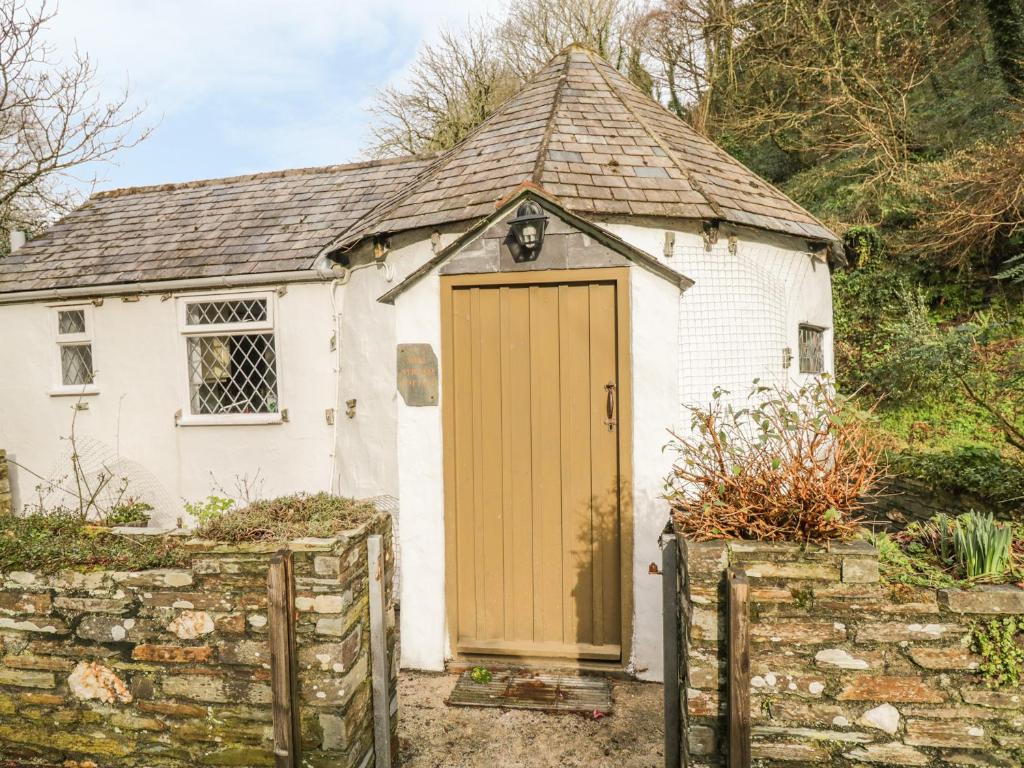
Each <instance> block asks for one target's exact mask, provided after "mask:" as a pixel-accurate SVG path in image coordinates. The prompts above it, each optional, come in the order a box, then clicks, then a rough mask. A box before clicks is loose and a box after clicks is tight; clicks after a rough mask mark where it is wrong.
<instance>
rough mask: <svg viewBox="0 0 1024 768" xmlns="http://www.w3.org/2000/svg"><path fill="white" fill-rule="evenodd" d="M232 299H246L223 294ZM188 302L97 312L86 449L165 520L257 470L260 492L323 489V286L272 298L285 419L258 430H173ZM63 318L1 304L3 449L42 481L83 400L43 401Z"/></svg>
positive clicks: (52, 381) (329, 387)
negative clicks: (152, 500)
mask: <svg viewBox="0 0 1024 768" xmlns="http://www.w3.org/2000/svg"><path fill="white" fill-rule="evenodd" d="M257 292H258V293H266V292H267V291H257ZM227 293H230V295H238V294H240V293H243V292H242V291H237V290H234V291H231V292H220V294H221V295H226V294H227ZM184 295H186V294H178V295H176V296H175V297H172V298H163V297H161V296H159V295H144V296H140V297H138V299H137V300H135V301H124V300H122V299H121V298H106V299H104V301H103V303H102V305H101V306H93V307H92V308H91V313H90V314H91V319H92V329H91V333H92V339H93V341H92V343H93V355H94V368H95V370H96V382H97V389H98V392H97V394H92V395H86V396H84V397H82V398H81V401H82V403H83V404H85V405H87V407H88V410H82V411H78V412H77V419H76V424H77V427H76V432H77V435H78V436H79V438H80V441H81V442H82V444H83V445H85V446H89V447H90V449H93V448H95V450H96V452H97V453H101V452H103V453H105V454H106V455H107V456H112V455H115V454H116V455H117V456H118V457H120V459H121V466H122V467H125V469H126V471H127V472H128V473H129V475H130V476H131V477H133V478H135V480H134V482H135V483H136V486H137V489H138V490H140V491H143V490H144V491H145V493H146V494H148V493H153V494H157V495H159V496H160V497H161V500H163V501H164V502H165V503H164V504H163V505H162V506H163V507H165V508H164V509H163V521H164V522H168V521H169V522H172V523H173V521H174V519H175V518H176V517H177V516H178V515H180V514H181V507H180V504H181V501H182V499H186V500H194V499H201V498H204V497H205V496H206V495H208V494H209V493H211V492H213V491H214V485H215V484H220V485H222V486H223V487H224V488H225V489H226V490H227V491H228V492H229V493H230V492H231V491H233V490H234V485H235V479H236V476H238V477H244V476H246V475H247V476H248V477H249V478H254V477H255V476H256V474H257V473H259V474H260V476H261V477H262V479H263V489H262V490H263V493H264V494H265V495H278V494H283V493H291V492H295V491H320V490H326V489H328V488H329V487H330V475H331V460H332V459H331V454H332V450H331V448H332V443H331V440H332V434H333V433H332V427H330V426H328V424H327V423H326V419H325V415H324V412H325V410H326V409H328V408H331V407H334V405H335V403H334V397H335V392H334V381H333V356H332V352H331V350H330V333H331V327H332V323H333V320H332V317H331V310H330V302H329V301H328V295H327V286H326V285H323V284H316V283H310V284H293V285H289V286H288V287H287V291H286V293H285V294H284V295H283V296H277V295H276V293H273V291H271V292H270V295H271V297H272V299H273V300H274V302H275V304H276V312H275V314H276V318H277V321H276V324H277V327H276V331H275V333H276V347H277V355H278V370H279V390H278V391H279V397H280V403H281V407H282V408H286V409H287V410H288V416H289V420H288V422H287V423H278V424H263V425H231V426H175V413H176V412H177V411H179V410H182V411H183V413H185V414H187V413H188V402H187V399H188V394H187V379H186V368H185V366H186V360H185V346H184V342H183V340H182V337H181V334H180V331H179V324H178V323H179V321H178V314H177V306H176V305H177V302H178V299H179V297H180V296H184ZM187 295H189V296H199V295H210V296H216V295H218V293H217V292H203V293H199V292H196V293H190V294H187ZM56 322H57V321H56V309H55V308H54V306H47V305H44V304H14V305H3V306H0V328H2V329H3V345H2V350H3V351H2V356H3V375H2V376H0V446H3V447H5V448H7V449H8V450H9V451H10V452H11V453H12V454H13V457H14V458H15V460H16V461H17V462H18V463H20V464H22V465H24V466H26V467H28V468H30V469H31V470H33V471H35V472H37V473H38V474H41V475H43V476H46V477H51V476H52V475H53V473H54V472H55V471H56V470H57V467H58V466H59V465H61V464H62V457H66V454H67V453H68V443H67V441H66V440H62V439H61V438H62V437H64V436H66V435H68V434H69V431H70V424H71V418H72V415H73V413H74V411H73V407H74V405H75V403H76V401H77V400H78V398H77V397H67V396H62V397H54V396H51V395H50V394H48V393H49V392H50V391H51V390H52V389H53V388H54V387H55V386H56V385H57V384H58V382H59V369H58V357H57V351H56V344H55V341H54V338H55V332H56ZM12 474H13V476H14V479H15V483H16V485H17V488H18V492H19V498H20V500H21V502H22V503H24V502H26V501H28V500H30V499H31V498H32V497H33V496H34V493H33V488H34V486H35V485H36V484H37V482H38V481H37V480H36V479H35V478H34V477H33V476H32V475H31V474H30V473H29V472H27V471H26V470H24V469H20V468H18V467H14V468H13V472H12ZM129 492H132V491H129ZM144 495H145V494H144Z"/></svg>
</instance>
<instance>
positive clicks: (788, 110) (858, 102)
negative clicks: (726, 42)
mask: <svg viewBox="0 0 1024 768" xmlns="http://www.w3.org/2000/svg"><path fill="white" fill-rule="evenodd" d="M951 5H953V2H952V0H940V2H937V3H934V4H929V5H928V6H923V5H921V4H920V3H918V2H916V0H870V1H868V2H857V3H850V2H847V1H846V0H750V2H745V3H742V4H739V5H737V6H736V9H735V10H736V23H737V31H736V33H735V34H736V35H738V38H739V39H740V41H741V42H740V43H739V44H738V45H736V46H734V47H733V48H732V50H731V51H730V52H729V54H728V55H729V56H731V57H733V60H732V61H731V63H730V64H729V68H730V69H732V71H734V72H735V73H736V74H737V76H738V80H739V82H740V83H741V87H737V88H736V89H734V92H731V93H729V98H728V99H726V100H725V101H723V102H722V103H720V104H715V105H714V108H713V109H712V110H711V113H710V115H709V120H711V121H712V122H713V123H714V125H713V126H712V132H715V133H728V134H730V135H732V136H734V137H740V138H745V139H748V140H754V141H756V140H760V139H763V138H764V137H765V136H766V135H769V136H771V138H772V140H774V141H775V142H776V143H777V144H778V145H779V146H780V147H781V148H782V149H783V150H785V151H787V152H791V153H803V154H805V155H806V156H808V157H809V158H812V159H823V158H829V157H833V156H835V155H838V154H847V156H852V155H854V154H860V155H861V156H863V157H864V158H865V162H866V163H868V164H869V165H870V166H871V167H870V169H869V170H870V172H871V175H872V176H873V177H874V179H875V180H877V181H883V180H886V181H887V180H891V179H893V178H895V177H896V176H897V175H898V174H899V173H900V172H901V171H902V170H903V169H905V167H906V165H907V163H908V162H909V160H910V155H911V152H912V150H913V144H914V142H913V137H912V135H911V109H910V99H911V94H912V93H913V92H914V90H915V89H916V88H917V87H918V86H920V85H921V84H922V83H923V82H925V81H926V80H927V79H928V78H929V76H930V75H931V73H932V72H933V69H934V67H936V66H937V65H938V62H939V58H938V57H937V56H936V55H935V53H936V51H942V50H943V48H944V47H948V46H950V45H952V40H953V36H952V34H951V33H950V27H949V19H950V18H952V17H953V16H954V14H952V13H951V12H950V6H951ZM722 46H723V43H721V42H720V43H718V44H717V45H715V47H714V51H715V53H716V54H718V55H719V58H721V54H722V50H723V48H722ZM947 53H951V52H950V51H947ZM708 79H709V80H711V79H712V78H710V77H709V78H708ZM719 95H721V92H719Z"/></svg>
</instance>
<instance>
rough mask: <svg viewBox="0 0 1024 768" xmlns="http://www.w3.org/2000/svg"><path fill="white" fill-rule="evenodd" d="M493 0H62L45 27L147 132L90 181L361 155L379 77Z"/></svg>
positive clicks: (129, 181) (383, 79)
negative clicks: (91, 65) (92, 63)
mask: <svg viewBox="0 0 1024 768" xmlns="http://www.w3.org/2000/svg"><path fill="white" fill-rule="evenodd" d="M501 6H502V3H501V2H500V1H499V0H370V1H369V2H355V1H354V0H302V1H301V2H287V1H286V0H277V1H276V2H275V1H274V0H245V1H242V0H205V1H203V2H200V1H198V0H173V2H172V1H171V0H163V1H159V0H63V2H62V3H61V5H60V8H59V11H58V14H57V17H56V18H55V19H54V20H53V22H51V25H50V29H49V30H48V34H47V37H48V39H49V40H50V42H51V43H53V45H54V46H55V48H56V51H57V54H58V55H67V54H68V53H70V52H72V51H73V50H74V47H75V46H77V47H78V49H79V50H81V51H83V52H86V53H88V54H89V55H90V56H92V57H93V58H94V59H95V60H96V62H97V65H98V67H99V76H100V82H101V85H102V88H103V90H104V92H105V93H107V94H111V95H116V94H117V93H118V92H119V91H120V90H123V89H124V87H125V86H126V85H127V86H128V87H129V90H130V94H131V100H132V102H133V103H135V104H137V105H139V106H143V107H144V108H145V113H144V115H143V117H142V119H141V124H143V125H148V126H151V127H152V128H153V134H152V136H151V137H150V138H149V139H147V140H146V141H145V142H143V143H142V144H140V145H139V146H137V147H134V148H132V149H129V150H126V151H125V152H123V153H122V154H121V155H119V156H118V158H117V162H116V164H114V165H108V164H104V165H103V166H102V167H98V168H90V169H88V175H91V174H92V173H93V172H95V173H96V174H97V175H98V177H99V180H98V183H97V185H96V188H97V189H110V188H114V187H123V186H131V185H139V184H156V183H164V182H172V181H184V180H188V179H197V178H209V177H216V176H230V175H234V174H241V173H253V172H257V171H265V170H273V169H278V168H292V167H302V166H310V165H328V164H331V163H341V162H349V161H353V160H359V159H362V158H363V157H364V155H363V150H364V149H365V147H366V145H367V142H368V140H369V132H368V125H369V123H370V121H371V120H372V116H371V115H370V114H369V112H368V107H369V105H370V104H371V102H372V99H373V95H374V93H375V92H376V91H377V89H379V88H380V87H382V86H384V85H387V84H389V83H400V82H401V80H402V78H403V77H404V76H405V73H406V72H407V71H408V68H409V65H410V64H411V62H412V61H413V59H414V57H415V54H416V51H417V49H418V48H419V47H420V46H421V45H422V44H423V43H424V42H429V41H431V40H433V39H435V38H436V35H437V33H438V31H439V30H440V29H441V28H442V27H443V26H445V25H447V26H448V27H452V28H458V27H461V26H464V25H465V24H466V23H467V21H468V20H469V19H470V17H471V16H478V15H480V14H484V13H497V12H500V10H501Z"/></svg>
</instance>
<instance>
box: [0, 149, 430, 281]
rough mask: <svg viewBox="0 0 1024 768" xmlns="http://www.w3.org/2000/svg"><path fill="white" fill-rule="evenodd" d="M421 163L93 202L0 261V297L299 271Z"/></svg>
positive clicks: (261, 177)
mask: <svg viewBox="0 0 1024 768" xmlns="http://www.w3.org/2000/svg"><path fill="white" fill-rule="evenodd" d="M427 163H428V160H427V159H425V158H401V159H399V160H389V161H378V162H372V163H358V164H352V165H340V166H329V167H326V168H305V169H298V170H292V171H278V172H273V173H263V174H255V175H252V176H241V177H236V178H230V179H211V180H208V181H196V182H188V183H186V184H167V185H161V186H155V187H138V188H134V189H128V190H115V191H113V192H107V193H100V194H98V195H94V196H93V197H92V198H90V199H89V201H88V202H86V204H85V205H83V206H82V207H81V208H78V209H77V210H74V211H72V212H71V213H69V214H68V215H67V216H65V217H64V218H63V219H62V220H61V221H59V222H57V223H56V224H54V225H53V226H52V227H50V229H48V230H46V231H45V232H44V233H43V234H42V235H40V236H39V237H37V238H35V239H33V240H32V241H30V242H29V243H27V244H26V245H24V246H23V247H22V248H21V249H19V250H18V251H17V252H16V253H14V254H12V255H11V256H9V257H8V258H6V259H0V293H3V292H8V291H29V290H41V289H50V288H63V287H67V286H70V285H110V284H118V283H130V282H137V281H141V280H147V281H148V280H170V279H175V278H179V277H199V276H203V275H216V276H221V275H232V274H250V273H252V271H253V270H259V271H261V272H281V271H290V270H296V269H308V268H310V267H312V265H313V262H314V261H315V259H316V257H317V256H318V255H319V253H320V252H321V250H322V249H323V247H324V246H325V245H327V244H328V243H329V242H330V241H331V240H332V238H334V237H336V236H337V235H338V233H339V232H343V231H344V230H345V229H346V228H348V227H349V226H351V225H352V224H353V223H355V222H356V221H357V220H358V219H359V217H361V216H363V215H365V214H366V213H367V212H368V211H370V210H371V209H373V208H374V206H376V205H378V204H379V203H380V202H381V201H383V200H385V199H387V198H388V197H389V196H391V195H393V194H394V193H395V192H397V191H398V190H400V189H401V188H402V186H403V185H405V184H408V183H409V181H411V180H412V179H413V178H415V176H416V175H417V174H418V173H419V172H420V171H421V170H422V169H423V168H424V167H425V166H426V165H427Z"/></svg>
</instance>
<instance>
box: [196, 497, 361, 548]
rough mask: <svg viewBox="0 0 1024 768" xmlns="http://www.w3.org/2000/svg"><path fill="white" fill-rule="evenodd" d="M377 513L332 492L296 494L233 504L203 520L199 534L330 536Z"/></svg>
mask: <svg viewBox="0 0 1024 768" xmlns="http://www.w3.org/2000/svg"><path fill="white" fill-rule="evenodd" d="M221 506H223V505H221ZM376 512H377V509H376V507H374V506H373V504H370V503H369V502H365V501H356V500H354V499H346V498H341V497H339V496H331V495H330V494H328V493H318V494H315V495H306V494H296V495H294V496H282V497H280V498H277V499H267V500H261V501H255V502H253V503H252V504H249V505H248V506H246V507H233V506H232V505H231V504H229V505H227V506H226V507H224V508H223V509H222V510H221V511H220V512H217V513H215V514H211V515H208V516H207V517H206V518H205V519H204V520H202V522H201V524H200V526H199V529H198V531H197V533H198V535H199V536H201V537H202V538H206V539H213V540H214V541H223V542H233V543H240V542H247V541H282V542H283V541H290V540H292V539H298V538H302V537H305V536H316V537H322V538H328V537H330V536H336V535H337V534H339V533H342V532H344V531H347V530H351V529H352V528H355V527H357V526H359V525H361V524H362V523H364V522H365V521H366V520H368V519H369V518H370V517H372V516H373V515H374V514H376Z"/></svg>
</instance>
